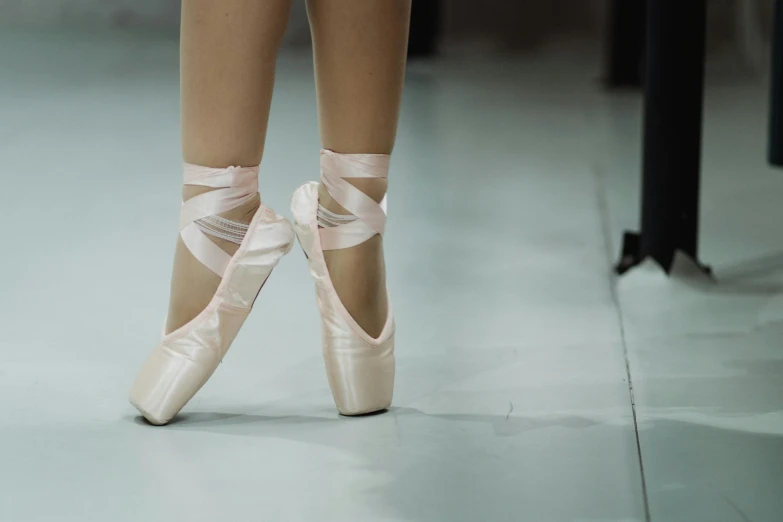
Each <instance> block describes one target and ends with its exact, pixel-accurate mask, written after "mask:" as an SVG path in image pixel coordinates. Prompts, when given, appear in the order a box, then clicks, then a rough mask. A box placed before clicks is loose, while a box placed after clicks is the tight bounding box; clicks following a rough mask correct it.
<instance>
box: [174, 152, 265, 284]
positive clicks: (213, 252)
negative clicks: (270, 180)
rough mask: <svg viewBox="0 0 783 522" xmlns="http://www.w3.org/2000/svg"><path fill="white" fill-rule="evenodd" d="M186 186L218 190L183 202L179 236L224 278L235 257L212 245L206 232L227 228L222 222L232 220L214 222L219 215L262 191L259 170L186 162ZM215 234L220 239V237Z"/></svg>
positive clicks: (204, 263) (191, 251)
mask: <svg viewBox="0 0 783 522" xmlns="http://www.w3.org/2000/svg"><path fill="white" fill-rule="evenodd" d="M184 183H185V185H198V186H201V187H210V188H213V189H215V190H211V191H209V192H205V193H203V194H199V195H198V196H195V197H192V198H190V199H188V200H187V201H183V202H182V209H181V210H180V218H179V234H180V237H182V241H183V243H185V246H186V247H187V248H188V250H190V253H191V254H193V256H194V257H195V258H196V259H198V260H199V261H200V262H201V263H202V264H203V265H204V266H206V267H207V268H209V269H210V270H212V271H213V272H214V273H215V274H217V275H219V276H220V277H223V274H224V273H225V271H226V267H227V266H228V263H229V262H230V261H231V256H230V255H229V254H227V253H226V252H224V251H223V249H221V248H220V247H219V246H217V245H216V244H215V243H214V242H212V240H210V239H209V238H208V237H207V235H206V234H205V233H204V231H207V232H209V229H210V228H215V227H216V226H224V224H223V223H222V221H228V220H222V221H221V219H222V218H221V219H214V217H213V216H215V215H216V214H220V213H222V212H227V211H229V210H231V209H233V208H236V207H238V206H240V205H243V204H245V203H247V202H248V201H250V200H252V199H253V197H254V196H255V194H256V192H258V167H228V168H225V169H214V168H210V167H201V166H199V165H191V164H189V163H186V164H185V180H184ZM200 220H203V221H200ZM229 223H233V222H229ZM236 225H240V226H242V225H241V224H236ZM245 230H246V228H245ZM212 235H216V236H217V237H220V236H219V235H218V234H212ZM229 240H231V239H230V238H229ZM234 242H236V241H234Z"/></svg>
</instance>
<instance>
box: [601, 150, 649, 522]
mask: <svg viewBox="0 0 783 522" xmlns="http://www.w3.org/2000/svg"><path fill="white" fill-rule="evenodd" d="M592 171H593V174H594V177H595V187H596V197H597V200H598V211H599V214H600V218H601V229H602V232H603V236H604V246H605V247H606V256H607V259H608V261H609V265H610V266H612V263H613V259H614V255H615V251H614V244H613V243H612V232H611V226H610V225H609V205H608V203H607V200H606V190H605V185H604V177H603V175H602V172H601V168H600V167H599V166H598V165H594V166H593V169H592ZM609 290H610V293H611V295H612V303H613V304H614V309H615V311H616V312H617V321H618V326H619V328H620V342H621V343H622V346H623V359H624V360H625V377H626V379H627V380H628V395H629V398H630V400H631V414H632V416H633V431H634V436H635V437H636V455H637V456H638V458H639V473H640V474H641V480H642V501H643V503H644V520H645V522H651V520H652V519H651V518H650V501H649V498H648V496H647V480H646V478H645V474H644V459H643V458H642V444H641V441H640V439H639V422H638V420H637V417H636V397H635V396H634V391H633V379H632V378H631V362H630V360H629V358H628V342H627V339H626V337H625V318H624V317H623V309H622V307H621V306H620V297H619V296H618V294H617V282H616V279H615V278H614V276H612V273H611V272H609Z"/></svg>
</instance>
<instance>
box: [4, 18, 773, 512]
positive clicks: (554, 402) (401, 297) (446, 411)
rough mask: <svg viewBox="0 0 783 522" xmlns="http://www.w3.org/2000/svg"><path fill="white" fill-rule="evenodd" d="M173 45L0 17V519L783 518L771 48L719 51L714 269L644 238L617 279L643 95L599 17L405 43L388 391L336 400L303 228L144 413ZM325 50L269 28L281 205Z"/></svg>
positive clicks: (295, 172) (707, 154)
mask: <svg viewBox="0 0 783 522" xmlns="http://www.w3.org/2000/svg"><path fill="white" fill-rule="evenodd" d="M176 53H177V48H176V42H175V41H174V40H173V39H170V38H163V37H157V36H155V37H145V38H142V37H139V36H138V35H136V36H134V35H117V34H104V35H98V36H84V35H74V34H47V35H43V34H35V35H29V34H28V35H24V34H18V33H16V34H15V33H10V32H6V33H3V34H2V35H0V158H1V159H2V167H0V169H1V170H0V172H2V185H0V187H1V188H0V208H2V209H3V211H4V216H5V218H4V219H5V223H6V226H4V227H3V240H2V244H3V251H2V258H0V259H2V261H0V266H2V270H0V288H2V294H0V295H1V297H0V324H1V325H2V327H0V412H2V415H0V521H2V522H30V521H50V520H57V521H61V522H65V521H80V522H84V521H93V520H95V521H106V520H111V521H113V522H124V521H138V520H147V521H150V522H152V521H163V520H167V521H171V520H188V521H192V522H196V521H202V520H203V521H215V520H229V521H230V520H252V519H258V520H270V521H278V520H279V521H284V520H285V521H288V520H291V521H299V520H302V521H314V520H318V521H341V522H346V521H349V520H361V521H370V520H371V521H375V520H379V521H416V522H419V521H422V522H425V521H426V522H439V521H448V522H459V521H471V522H473V521H477V520H482V521H493V522H494V521H530V522H549V521H580V522H587V521H590V522H598V521H614V522H620V521H623V522H627V521H642V520H645V518H646V516H647V514H646V505H647V506H649V508H648V509H649V516H650V518H651V520H653V521H656V522H658V521H661V522H672V521H683V522H685V521H687V522H701V521H709V522H723V521H726V522H729V521H732V522H733V521H751V520H752V521H754V522H761V521H769V522H776V521H779V520H781V518H780V517H781V515H780V513H781V512H783V495H781V494H780V491H781V488H783V346H782V345H783V239H782V238H781V236H780V223H781V222H782V220H783V205H780V203H779V202H780V198H781V196H782V195H783V171H778V170H774V169H771V168H768V167H767V166H766V165H765V163H764V147H765V122H766V120H765V110H766V108H765V106H766V86H765V84H764V82H763V80H761V79H754V78H749V77H747V76H744V75H742V74H739V73H737V72H736V71H732V70H731V67H730V65H729V66H726V65H725V64H724V65H722V66H717V67H711V68H710V71H711V72H710V78H709V82H708V84H709V89H708V99H707V107H706V130H705V138H704V142H705V143H704V167H705V170H704V194H703V196H704V197H703V224H702V234H703V241H702V253H703V258H704V260H705V261H707V262H709V263H711V264H712V265H713V267H714V269H715V272H716V274H717V276H718V278H719V281H720V282H719V283H718V284H710V283H705V282H703V281H699V280H697V279H693V278H688V277H682V278H679V279H677V280H674V281H672V280H667V279H664V278H662V277H659V276H658V274H657V273H655V272H654V271H652V272H651V271H649V270H646V269H645V268H643V267H642V268H640V269H638V270H635V271H634V272H632V273H630V274H629V275H627V276H625V277H624V278H623V279H622V280H620V282H619V284H615V280H614V278H613V277H612V275H611V271H610V265H611V263H612V262H613V261H614V258H615V257H616V253H617V251H618V249H619V245H618V240H619V238H620V235H621V233H622V230H623V229H625V228H635V226H636V223H637V214H638V192H637V191H638V184H639V173H638V170H639V163H640V161H639V146H640V135H639V134H640V133H639V130H640V98H639V95H638V94H634V93H619V94H611V95H610V94H607V93H604V92H602V90H601V89H600V88H599V87H598V85H597V83H596V77H597V71H598V70H599V56H600V49H598V48H597V47H595V46H585V45H579V46H572V47H570V48H569V47H566V48H557V49H550V50H547V51H541V52H540V53H538V54H535V55H530V56H523V57H518V58H497V59H488V60H478V59H469V60H455V59H443V60H441V61H439V62H437V63H434V64H412V66H411V67H410V71H409V75H408V86H407V91H406V93H405V100H404V108H403V114H402V119H401V126H400V135H399V141H398V148H397V150H396V153H395V158H394V161H393V167H392V186H391V193H390V202H391V221H390V230H389V234H388V236H387V252H388V261H389V270H390V273H389V277H390V286H391V289H392V293H393V296H394V299H395V307H396V314H397V322H398V329H399V330H398V340H397V342H398V376H399V377H398V381H397V393H396V398H395V407H394V408H393V409H392V410H391V411H390V412H389V413H387V414H385V415H379V416H374V417H369V418H361V419H346V418H338V416H337V415H336V414H335V411H334V408H333V405H332V402H331V397H330V395H329V391H328V387H327V383H326V379H325V377H324V373H323V369H322V361H321V358H320V348H319V333H318V317H317V312H316V309H315V306H314V302H313V295H312V283H311V282H310V280H309V279H308V276H307V274H306V270H305V262H304V259H302V258H301V256H299V255H298V252H297V251H293V252H292V255H290V256H289V257H288V258H286V259H284V261H283V263H282V264H281V266H280V267H279V269H278V270H277V271H276V272H275V274H274V276H273V277H272V279H271V280H270V282H269V284H268V285H266V287H265V288H264V292H263V294H262V296H261V298H260V299H259V300H258V302H257V309H256V310H255V312H254V314H253V315H252V316H251V319H250V320H249V321H248V323H247V324H246V325H245V328H244V329H243V331H242V333H241V334H240V336H239V337H238V339H237V341H236V342H235V344H234V347H233V348H232V350H231V352H230V355H229V356H228V357H227V358H226V361H225V364H224V365H223V366H222V367H221V368H220V370H219V371H218V372H217V373H216V374H215V376H214V377H213V379H212V380H211V381H210V382H209V383H208V384H207V386H205V388H204V389H203V390H202V392H201V393H200V394H199V395H198V396H197V397H196V398H195V399H194V400H193V401H192V402H191V403H190V404H189V405H188V406H187V408H186V409H185V411H184V412H183V415H182V416H181V417H180V419H179V421H178V422H176V423H174V424H172V425H170V426H169V427H166V428H153V427H150V426H147V425H145V424H144V423H142V422H140V421H139V419H138V418H137V417H136V416H135V413H134V410H133V409H132V407H131V406H130V405H129V404H128V403H127V401H126V394H127V391H128V387H129V385H130V382H131V380H132V378H133V376H134V373H135V372H136V370H137V368H138V367H139V365H140V363H141V362H142V360H143V358H144V357H145V356H146V354H147V352H148V351H149V349H150V348H151V346H152V344H153V343H154V342H155V341H156V337H157V335H158V333H159V329H160V325H161V321H162V319H163V314H164V312H165V307H166V297H167V290H168V277H169V269H170V265H169V263H170V258H171V254H172V246H173V239H174V237H175V236H174V234H175V233H176V232H175V229H174V227H175V226H176V225H175V222H176V215H177V212H178V197H179V183H180V166H179V152H178V151H179V144H178V132H179V131H178V103H177V72H176V63H177V55H176ZM311 78H312V74H311V70H310V62H309V58H308V57H307V55H306V54H297V53H286V54H285V55H284V56H283V57H282V58H281V62H280V67H279V79H278V85H279V88H278V90H277V92H276V95H275V100H274V107H273V111H272V121H271V123H270V131H269V139H268V144H267V154H266V158H265V161H264V164H263V166H262V182H261V184H262V191H263V192H262V194H263V197H264V199H265V201H266V202H267V203H269V204H270V205H272V206H275V207H277V208H278V209H279V210H282V211H285V212H287V202H288V197H289V195H290V193H291V192H292V191H293V189H294V188H295V187H296V186H298V185H299V184H300V183H301V182H303V181H305V180H307V179H311V178H313V177H315V176H316V175H317V165H318V154H317V153H318V143H319V142H318V136H317V127H316V112H315V101H314V90H313V86H312V79H311ZM616 303H619V305H618V304H616ZM623 331H624V332H625V336H623V334H622V332H623ZM626 364H628V367H629V368H630V375H631V378H632V381H633V384H634V397H635V404H636V415H637V418H638V423H639V442H640V447H641V456H642V463H643V468H644V485H646V494H645V493H644V489H643V480H642V472H641V467H640V458H639V450H638V448H637V438H636V432H635V429H634V418H633V410H632V406H631V394H630V392H629V383H628V374H627V367H626ZM645 499H646V500H645Z"/></svg>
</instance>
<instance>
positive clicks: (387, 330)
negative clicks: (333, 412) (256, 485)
mask: <svg viewBox="0 0 783 522" xmlns="http://www.w3.org/2000/svg"><path fill="white" fill-rule="evenodd" d="M388 158H389V157H388V156H387V155H381V154H350V155H349V154H337V153H334V152H331V151H327V150H324V151H321V181H322V183H323V184H324V186H325V187H326V188H327V190H328V191H329V193H330V194H331V195H332V197H333V198H334V200H335V201H337V202H338V203H339V204H341V205H342V206H343V207H344V208H345V209H347V210H348V211H349V212H351V213H353V214H354V215H355V216H357V218H358V219H357V220H356V221H353V222H351V223H349V224H347V225H340V226H337V227H333V228H320V229H319V228H318V222H317V210H318V183H316V182H310V183H306V184H305V185H302V186H301V187H299V188H298V189H297V190H296V192H294V195H293V198H292V199H291V212H292V213H293V215H294V230H295V232H296V235H297V237H298V238H299V243H300V244H301V245H302V249H303V250H304V253H305V255H306V256H307V259H308V264H309V267H310V274H311V275H312V276H313V279H315V293H316V300H317V303H318V309H319V310H320V312H321V326H322V342H323V356H324V362H325V363H326V375H327V378H328V380H329V386H330V388H331V390H332V396H333V397H334V402H335V404H336V406H337V410H338V411H339V412H340V413H341V414H342V415H362V414H366V413H372V412H376V411H381V410H385V409H388V408H389V406H390V405H391V402H392V395H393V391H394V319H393V315H392V311H391V303H389V306H388V310H389V312H388V317H387V319H386V323H385V326H384V327H383V330H382V332H381V334H380V335H379V336H378V337H377V338H372V337H371V336H370V335H369V334H367V332H365V331H364V329H362V327H361V326H359V324H358V323H357V322H356V321H355V320H354V318H353V317H351V314H350V313H348V310H346V308H345V306H344V305H343V303H342V302H341V301H340V298H339V296H338V295H337V292H336V291H335V289H334V286H333V285H332V281H331V279H330V277H329V271H328V269H327V267H326V261H325V260H324V255H323V251H324V250H330V249H337V248H349V247H351V246H355V245H358V244H360V243H363V242H364V241H366V240H367V239H369V238H371V237H373V236H374V235H375V234H376V233H380V234H382V233H383V229H384V224H385V221H386V212H385V207H384V205H385V200H384V202H382V204H381V205H379V204H378V203H376V202H375V201H373V200H372V199H371V198H369V197H368V196H367V195H365V194H364V193H363V192H361V191H360V190H359V189H357V188H356V187H354V186H353V185H351V184H350V183H348V182H346V181H345V180H344V179H342V178H344V177H352V178H354V177H363V178H370V177H374V178H380V177H384V178H385V177H386V172H387V170H388Z"/></svg>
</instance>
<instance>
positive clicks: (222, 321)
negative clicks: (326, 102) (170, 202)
mask: <svg viewBox="0 0 783 522" xmlns="http://www.w3.org/2000/svg"><path fill="white" fill-rule="evenodd" d="M185 184H186V185H199V186H204V187H211V188H213V189H215V190H212V191H209V192H205V193H203V194H200V195H198V196H195V197H193V198H191V199H189V200H187V201H185V202H183V204H182V210H181V212H180V237H181V238H182V241H183V243H184V244H185V245H186V246H187V248H188V250H190V252H191V253H192V254H193V256H194V257H195V258H196V259H197V260H198V261H200V262H201V263H202V264H203V265H205V266H206V267H207V268H209V269H210V270H211V271H212V272H214V273H215V274H217V275H219V276H221V278H222V279H221V281H220V285H219V286H218V288H217V291H216V292H215V295H214V296H213V297H212V300H211V301H210V302H209V304H208V305H207V307H206V308H205V309H204V310H202V311H201V313H199V314H198V316H196V317H195V318H194V319H193V320H192V321H190V322H189V323H187V324H185V325H183V326H182V327H180V328H178V329H176V330H174V331H173V332H170V333H168V334H165V335H164V336H163V339H162V340H161V341H160V344H159V345H158V346H157V347H156V348H155V349H154V350H153V352H152V353H151V354H150V356H149V357H148V358H147V360H146V362H145V363H144V365H143V366H142V368H141V371H140V372H139V374H138V376H137V377H136V381H135V382H134V383H133V387H132V388H131V392H130V402H131V404H133V405H134V406H135V407H136V409H138V410H139V411H140V412H141V414H142V415H144V417H145V418H146V419H147V420H148V421H149V422H150V423H152V424H155V425H162V424H166V423H167V422H169V421H170V420H171V419H172V418H173V417H174V416H175V415H176V414H177V413H178V412H179V411H180V410H181V409H182V407H183V406H185V404H187V402H188V401H189V400H190V399H191V398H192V397H193V396H194V395H195V394H196V392H198V390H199V389H200V388H201V387H202V386H203V385H204V383H205V382H207V379H209V377H210V376H211V375H212V373H213V372H214V371H215V369H216V368H217V366H218V364H220V362H221V360H222V359H223V356H225V354H226V352H227V351H228V348H229V346H230V345H231V342H232V341H233V340H234V338H235V337H236V335H237V333H238V332H239V329H240V328H241V327H242V324H243V323H244V321H245V318H246V317H247V316H248V314H249V312H250V309H251V308H252V306H253V303H254V302H255V299H256V297H257V296H258V293H259V292H260V290H261V287H262V286H264V283H265V282H266V280H267V278H268V277H269V274H270V273H271V272H272V269H273V268H274V267H275V266H276V265H277V263H278V261H280V258H282V257H283V256H284V255H285V254H287V253H288V251H289V250H290V249H291V246H292V244H293V239H294V238H293V230H292V228H291V224H290V223H289V222H288V220H286V219H285V218H283V217H282V216H280V215H278V214H276V213H275V212H274V211H273V210H272V209H270V208H269V207H266V206H265V205H264V204H263V203H262V204H261V206H260V207H259V209H258V211H256V213H255V215H254V216H253V219H252V221H251V222H250V224H249V225H247V231H246V232H244V237H243V238H241V242H240V240H239V238H236V241H235V242H236V243H239V248H238V250H237V251H236V253H235V254H234V255H233V256H231V255H229V254H227V253H226V252H224V251H223V250H222V249H221V248H220V247H218V246H217V245H216V244H215V243H213V242H212V241H211V240H210V239H209V237H208V236H207V235H206V234H205V233H204V231H205V230H206V231H207V232H210V234H211V235H213V236H216V237H221V235H220V231H219V230H218V231H216V230H215V229H214V226H215V223H217V225H220V221H219V219H220V218H216V216H215V215H216V214H219V213H221V212H226V211H228V210H230V209H233V208H236V207H238V206H240V205H242V204H244V203H245V202H247V201H249V200H250V198H252V197H254V196H255V194H256V192H257V191H258V168H257V167H253V168H244V167H229V168H226V169H212V168H206V167H199V166H195V165H186V166H185ZM216 219H217V220H218V221H216ZM227 223H228V224H229V225H231V224H232V223H233V222H227ZM210 224H212V225H210ZM210 226H212V227H213V228H209V227H210ZM205 227H207V228H205ZM231 232H232V230H230V227H229V229H224V232H223V233H224V234H227V235H230V233H231ZM240 237H241V236H240ZM226 239H228V237H226Z"/></svg>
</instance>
